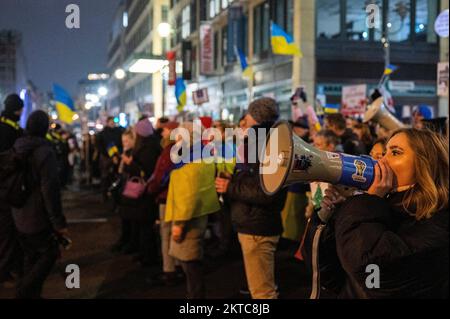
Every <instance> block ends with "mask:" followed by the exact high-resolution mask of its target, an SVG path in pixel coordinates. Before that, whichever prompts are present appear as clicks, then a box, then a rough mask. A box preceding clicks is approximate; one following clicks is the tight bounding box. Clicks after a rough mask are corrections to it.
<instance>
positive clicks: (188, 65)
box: [175, 41, 192, 81]
mask: <svg viewBox="0 0 450 319" xmlns="http://www.w3.org/2000/svg"><path fill="white" fill-rule="evenodd" d="M181 57H182V62H183V76H182V78H183V79H184V80H186V81H189V80H192V44H191V42H190V41H183V42H182V43H181ZM175 63H176V62H175Z"/></svg>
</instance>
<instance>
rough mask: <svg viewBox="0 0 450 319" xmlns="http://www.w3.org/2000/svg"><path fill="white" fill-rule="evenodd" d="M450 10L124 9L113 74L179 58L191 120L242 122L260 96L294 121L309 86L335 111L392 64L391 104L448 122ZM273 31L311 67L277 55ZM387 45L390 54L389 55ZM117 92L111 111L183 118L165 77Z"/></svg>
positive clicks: (341, 0)
mask: <svg viewBox="0 0 450 319" xmlns="http://www.w3.org/2000/svg"><path fill="white" fill-rule="evenodd" d="M369 4H375V5H377V8H378V9H379V11H378V12H379V15H378V16H377V19H376V22H377V25H376V26H375V27H371V28H369V27H368V26H367V24H366V20H367V15H368V13H367V12H366V8H367V6H368V5H369ZM445 8H448V0H440V1H432V0H234V1H233V0H170V1H149V0H134V1H124V2H123V3H122V4H121V6H120V8H119V9H118V13H117V15H116V20H115V23H114V28H113V32H112V36H111V44H110V48H109V68H110V71H111V73H114V70H116V69H117V68H120V67H123V66H124V65H126V64H127V60H130V58H132V56H133V55H135V54H142V53H145V54H148V55H152V56H164V55H165V53H166V52H167V51H175V52H176V56H177V60H178V61H183V72H182V73H183V75H184V77H185V80H186V84H187V95H188V101H187V106H186V107H185V110H187V111H188V112H190V113H193V114H196V115H211V116H213V117H214V118H223V119H229V120H233V121H236V120H237V118H238V117H239V116H240V115H241V114H242V113H243V111H244V110H245V109H246V108H247V106H248V103H249V101H251V100H252V99H254V98H258V97H261V96H270V97H273V98H275V99H276V100H277V101H278V102H279V104H280V111H281V113H282V116H283V117H284V118H290V116H291V114H290V112H291V109H290V100H289V99H290V97H291V95H292V92H293V91H294V90H295V89H296V88H298V87H300V86H303V87H304V88H305V90H306V92H307V96H308V100H309V102H314V100H315V99H316V96H317V95H320V96H321V97H324V99H325V101H326V103H331V104H337V103H340V102H341V94H342V87H343V86H347V85H354V84H367V87H368V92H367V94H368V95H369V94H370V92H371V90H373V89H374V88H375V87H377V85H378V83H379V80H380V78H381V75H382V73H383V71H384V67H385V65H386V64H387V63H390V64H394V65H397V66H398V67H399V69H398V71H396V72H395V73H394V74H393V75H392V77H391V79H392V80H393V81H395V82H394V83H396V84H397V85H395V86H392V87H391V94H392V96H393V98H394V103H395V105H396V108H397V109H398V110H399V113H401V111H400V110H401V109H402V106H403V105H419V104H426V105H429V106H432V107H433V108H434V109H435V111H436V113H435V114H444V115H445V114H448V109H447V110H444V108H445V107H444V106H443V104H444V102H442V99H439V98H438V97H437V92H436V72H437V63H438V62H439V61H440V60H441V61H448V48H447V51H446V53H445V48H443V47H444V46H445V45H446V43H447V46H448V42H445V40H443V39H439V37H438V36H437V35H436V34H435V32H434V27H433V25H434V21H435V19H436V17H437V15H438V13H439V12H441V10H443V9H445ZM125 17H126V18H125ZM166 21H167V22H169V24H170V25H171V27H172V32H171V34H170V40H166V39H162V38H161V37H160V36H159V35H158V32H156V29H157V27H158V25H159V24H160V23H161V22H166ZM271 21H274V22H275V23H277V24H278V25H280V26H281V27H282V28H283V29H285V30H286V31H287V32H288V33H290V34H292V35H293V38H294V40H295V42H296V43H299V44H300V47H301V51H302V57H291V56H280V55H274V54H273V53H272V49H271V43H270V22H271ZM125 22H126V23H125ZM203 25H206V26H207V28H208V30H210V31H208V32H212V37H210V38H209V42H210V44H209V45H210V46H211V47H210V49H211V51H212V53H213V54H212V56H213V58H212V60H211V59H210V57H208V61H207V62H208V63H210V64H211V65H210V67H209V69H208V71H207V72H205V71H204V68H203V66H204V65H203V64H204V63H205V60H204V58H205V57H203V56H202V50H201V47H202V43H201V41H200V37H201V30H202V28H203ZM386 41H387V42H388V43H389V50H386V49H385V48H384V43H385V42H386ZM447 41H448V40H447ZM236 48H239V49H241V50H242V51H243V52H245V55H246V56H247V59H248V63H249V64H250V65H252V67H253V77H252V79H250V80H247V79H244V78H243V77H242V70H241V67H240V64H239V61H238V60H237V57H236V54H235V52H236V51H235V50H236ZM443 50H444V52H443ZM445 54H446V55H447V57H445ZM178 75H179V76H181V71H180V72H178ZM406 84H408V85H407V86H408V88H407V89H405V88H404V86H405V85H406ZM110 86H111V87H112V91H111V92H112V94H111V95H110V101H109V103H110V105H111V106H112V107H114V106H117V107H119V108H120V110H121V111H123V112H126V113H138V112H140V113H143V112H149V113H151V114H153V115H154V116H156V117H159V116H160V115H162V110H164V113H165V114H166V115H175V114H176V113H177V110H176V106H177V102H176V99H175V95H174V87H173V86H168V85H167V74H166V71H164V72H163V71H161V72H157V73H154V74H152V75H148V74H130V73H128V74H127V77H126V78H125V79H124V80H121V81H120V80H117V79H114V78H112V79H111V81H110ZM203 88H207V89H208V95H209V102H207V103H204V104H202V105H201V106H197V105H194V103H193V99H192V92H193V91H196V90H198V89H203ZM447 100H448V99H447ZM439 105H440V106H439Z"/></svg>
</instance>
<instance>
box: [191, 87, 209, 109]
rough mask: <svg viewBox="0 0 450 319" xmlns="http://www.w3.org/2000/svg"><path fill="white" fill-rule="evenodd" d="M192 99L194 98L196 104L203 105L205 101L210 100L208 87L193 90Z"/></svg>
mask: <svg viewBox="0 0 450 319" xmlns="http://www.w3.org/2000/svg"><path fill="white" fill-rule="evenodd" d="M192 99H193V100H194V104H195V105H202V104H203V103H208V102H209V95H208V89H207V88H204V89H200V90H197V91H194V92H192Z"/></svg>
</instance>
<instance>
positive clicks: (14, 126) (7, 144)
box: [0, 94, 23, 284]
mask: <svg viewBox="0 0 450 319" xmlns="http://www.w3.org/2000/svg"><path fill="white" fill-rule="evenodd" d="M4 105H5V109H4V111H3V112H2V113H1V115H0V152H4V151H7V150H9V149H10V148H11V147H12V146H13V145H14V143H15V142H16V140H17V139H18V138H19V137H21V136H22V135H23V130H22V128H21V127H20V126H19V124H18V122H19V120H20V116H21V114H22V111H23V101H22V100H21V99H20V97H19V96H18V95H17V94H11V95H9V96H7V97H6V99H5V102H4ZM20 259H21V251H20V247H19V244H18V241H17V234H16V229H15V227H14V221H13V218H12V215H11V207H9V205H7V204H6V203H0V283H2V282H5V284H6V283H7V282H8V283H9V284H12V277H11V275H10V273H11V272H12V271H13V270H15V271H18V272H19V273H20V272H21V271H20V268H21V267H20ZM17 261H19V263H17Z"/></svg>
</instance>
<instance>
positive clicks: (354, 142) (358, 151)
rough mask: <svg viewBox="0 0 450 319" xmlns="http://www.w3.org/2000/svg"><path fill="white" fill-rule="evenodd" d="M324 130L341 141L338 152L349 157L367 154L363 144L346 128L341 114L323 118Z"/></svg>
mask: <svg viewBox="0 0 450 319" xmlns="http://www.w3.org/2000/svg"><path fill="white" fill-rule="evenodd" d="M325 128H326V129H328V130H331V131H333V132H334V134H336V135H337V136H338V137H339V138H340V140H341V145H340V147H341V149H340V150H339V151H340V152H344V153H346V154H350V155H363V154H367V153H368V152H369V151H366V147H365V146H364V143H363V142H361V141H360V140H359V139H358V136H357V135H356V134H355V133H353V131H352V130H351V129H349V128H346V122H345V118H344V116H343V115H342V114H340V113H336V114H329V115H327V116H326V117H325Z"/></svg>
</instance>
